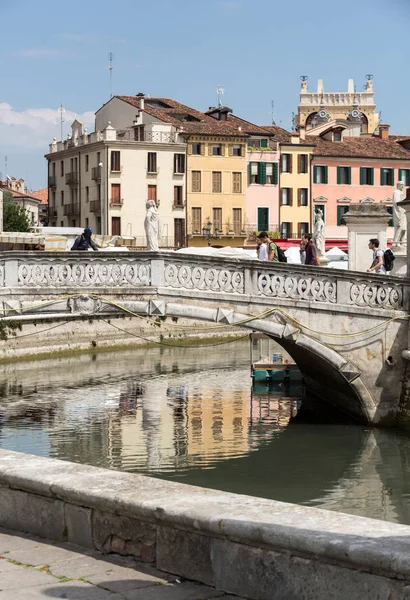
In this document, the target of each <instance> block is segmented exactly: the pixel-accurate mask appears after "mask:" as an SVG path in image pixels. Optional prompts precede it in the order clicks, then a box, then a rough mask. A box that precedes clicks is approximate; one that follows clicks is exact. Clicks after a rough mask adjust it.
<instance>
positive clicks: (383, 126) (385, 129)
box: [379, 123, 390, 140]
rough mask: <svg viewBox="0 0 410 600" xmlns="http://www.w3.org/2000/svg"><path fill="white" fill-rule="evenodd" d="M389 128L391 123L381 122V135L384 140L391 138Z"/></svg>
mask: <svg viewBox="0 0 410 600" xmlns="http://www.w3.org/2000/svg"><path fill="white" fill-rule="evenodd" d="M389 129H390V125H386V124H385V123H384V124H379V137H380V139H382V140H388V139H389Z"/></svg>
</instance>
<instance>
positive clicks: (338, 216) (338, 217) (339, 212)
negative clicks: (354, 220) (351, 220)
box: [337, 206, 343, 225]
mask: <svg viewBox="0 0 410 600" xmlns="http://www.w3.org/2000/svg"><path fill="white" fill-rule="evenodd" d="M342 214H343V213H342V207H341V206H338V207H337V224H338V225H341V224H342Z"/></svg>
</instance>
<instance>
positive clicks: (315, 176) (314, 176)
mask: <svg viewBox="0 0 410 600" xmlns="http://www.w3.org/2000/svg"><path fill="white" fill-rule="evenodd" d="M313 183H317V167H316V166H314V167H313Z"/></svg>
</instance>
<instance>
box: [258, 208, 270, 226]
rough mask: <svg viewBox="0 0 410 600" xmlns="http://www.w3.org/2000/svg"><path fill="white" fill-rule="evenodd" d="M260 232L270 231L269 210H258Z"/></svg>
mask: <svg viewBox="0 0 410 600" xmlns="http://www.w3.org/2000/svg"><path fill="white" fill-rule="evenodd" d="M257 227H258V231H268V230H269V208H265V207H263V208H262V207H260V208H258V225H257Z"/></svg>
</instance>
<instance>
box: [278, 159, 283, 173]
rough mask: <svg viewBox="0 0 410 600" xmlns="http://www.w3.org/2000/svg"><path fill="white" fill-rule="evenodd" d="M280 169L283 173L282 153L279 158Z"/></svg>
mask: <svg viewBox="0 0 410 600" xmlns="http://www.w3.org/2000/svg"><path fill="white" fill-rule="evenodd" d="M279 170H280V172H281V173H283V154H281V156H280V159H279Z"/></svg>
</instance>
